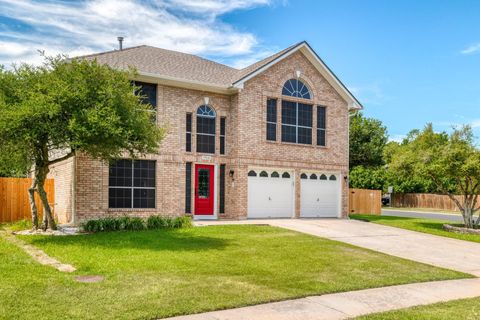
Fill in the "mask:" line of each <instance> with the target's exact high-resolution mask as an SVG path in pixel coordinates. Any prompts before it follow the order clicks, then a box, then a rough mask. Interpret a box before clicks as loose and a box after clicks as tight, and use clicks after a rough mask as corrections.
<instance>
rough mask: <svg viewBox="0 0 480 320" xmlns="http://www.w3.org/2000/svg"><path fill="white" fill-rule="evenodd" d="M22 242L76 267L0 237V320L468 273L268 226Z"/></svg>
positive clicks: (235, 303) (160, 310) (229, 303)
mask: <svg viewBox="0 0 480 320" xmlns="http://www.w3.org/2000/svg"><path fill="white" fill-rule="evenodd" d="M21 238H22V239H24V240H25V241H28V242H30V243H32V244H34V245H35V246H37V247H40V248H42V249H43V250H45V251H46V252H47V253H48V254H49V255H51V256H54V257H56V258H57V259H59V260H60V261H62V262H64V263H70V264H73V265H74V266H75V267H77V269H78V271H77V272H75V273H74V274H65V273H60V272H58V271H56V270H54V269H52V268H50V267H45V266H41V265H39V264H37V263H35V262H34V261H33V260H31V258H30V257H29V256H27V255H26V254H25V253H24V252H23V251H21V250H20V249H18V248H17V247H15V246H13V245H11V244H10V243H8V242H6V241H5V240H4V239H2V238H1V237H0V274H1V275H2V276H1V277H0V301H1V304H0V306H1V307H0V318H1V319H32V318H35V319H58V318H65V319H152V318H156V317H167V316H174V315H180V314H190V313H198V312H204V311H210V310H215V309H224V308H233V307H239V306H245V305H252V304H258V303H265V302H271V301H278V300H284V299H291V298H298V297H304V296H309V295H317V294H324V293H331V292H340V291H349V290H358V289H364V288H371V287H381V286H388V285H395V284H405V283H412V282H421V281H432V280H442V279H458V278H469V277H471V276H469V275H466V274H462V273H459V272H455V271H450V270H445V269H441V268H436V267H432V266H428V265H424V264H420V263H416V262H413V261H408V260H404V259H400V258H396V257H392V256H388V255H384V254H381V253H378V252H374V251H370V250H366V249H362V248H358V247H354V246H351V245H348V244H343V243H340V242H335V241H331V240H327V239H321V238H316V237H313V236H309V235H304V234H300V233H296V232H293V231H288V230H284V229H280V228H273V227H269V226H252V225H250V226H246V225H244V226H214V227H196V228H190V229H180V230H168V231H167V230H155V231H154V230H152V231H139V232H111V233H99V234H91V235H78V236H63V237H60V236H59V237H48V236H23V237H21ZM76 275H102V276H104V277H105V280H104V281H103V282H100V283H78V282H76V281H75V280H74V277H75V276H76ZM48 303H51V305H50V306H49V305H48Z"/></svg>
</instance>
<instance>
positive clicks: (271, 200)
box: [248, 171, 293, 218]
mask: <svg viewBox="0 0 480 320" xmlns="http://www.w3.org/2000/svg"><path fill="white" fill-rule="evenodd" d="M257 172H259V171H257ZM292 216H293V180H292V179H291V178H282V177H281V176H279V177H271V173H270V172H269V174H268V177H259V176H255V177H251V176H249V177H248V217H249V218H291V217H292Z"/></svg>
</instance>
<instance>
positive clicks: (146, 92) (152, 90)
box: [134, 81, 157, 110]
mask: <svg viewBox="0 0 480 320" xmlns="http://www.w3.org/2000/svg"><path fill="white" fill-rule="evenodd" d="M134 84H135V86H137V87H140V88H139V89H137V90H136V91H135V94H137V95H141V96H142V103H144V104H147V103H148V104H150V105H151V106H152V107H153V108H154V109H155V110H156V109H157V85H156V84H155V83H146V82H138V81H135V82H134Z"/></svg>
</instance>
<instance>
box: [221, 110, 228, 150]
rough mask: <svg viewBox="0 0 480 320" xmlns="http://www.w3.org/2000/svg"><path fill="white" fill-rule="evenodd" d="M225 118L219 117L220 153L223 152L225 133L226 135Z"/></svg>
mask: <svg viewBox="0 0 480 320" xmlns="http://www.w3.org/2000/svg"><path fill="white" fill-rule="evenodd" d="M226 122H227V119H226V118H225V117H221V118H220V154H225V135H226V130H227V128H226V126H227V123H226Z"/></svg>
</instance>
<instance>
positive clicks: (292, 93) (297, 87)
mask: <svg viewBox="0 0 480 320" xmlns="http://www.w3.org/2000/svg"><path fill="white" fill-rule="evenodd" d="M282 95H284V96H289V97H295V98H303V99H311V97H312V95H311V94H310V90H309V89H308V87H307V86H306V85H305V84H304V83H303V82H302V81H300V80H298V79H289V80H287V82H285V84H284V85H283V89H282Z"/></svg>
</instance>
